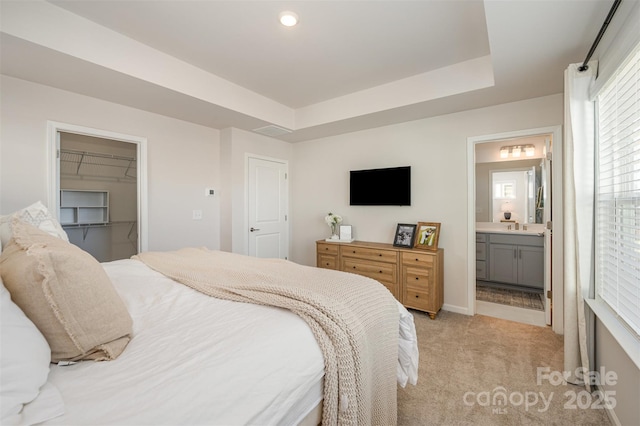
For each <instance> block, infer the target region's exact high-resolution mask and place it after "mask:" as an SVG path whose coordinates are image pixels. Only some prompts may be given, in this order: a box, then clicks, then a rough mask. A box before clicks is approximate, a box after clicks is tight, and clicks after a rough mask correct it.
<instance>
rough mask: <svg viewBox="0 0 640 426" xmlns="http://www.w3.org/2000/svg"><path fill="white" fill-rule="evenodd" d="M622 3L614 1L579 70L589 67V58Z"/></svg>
mask: <svg viewBox="0 0 640 426" xmlns="http://www.w3.org/2000/svg"><path fill="white" fill-rule="evenodd" d="M620 3H622V0H615V1H614V2H613V5H612V6H611V10H609V14H608V15H607V18H606V19H605V20H604V23H603V24H602V28H600V32H599V33H598V35H597V36H596V39H595V40H594V42H593V44H592V45H591V49H589V53H587V57H586V58H585V60H584V62H583V63H582V65H580V66H579V67H578V71H580V72H582V71H586V70H588V69H589V65H587V63H588V62H589V59H591V55H593V52H595V50H596V47H598V43H600V39H601V38H602V36H603V35H604V33H605V31H607V27H608V26H609V23H610V22H611V20H612V19H613V15H615V13H616V10H618V6H620Z"/></svg>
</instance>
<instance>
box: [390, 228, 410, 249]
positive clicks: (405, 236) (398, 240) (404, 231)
mask: <svg viewBox="0 0 640 426" xmlns="http://www.w3.org/2000/svg"><path fill="white" fill-rule="evenodd" d="M415 236H416V225H411V224H408V223H399V224H398V226H397V228H396V236H395V238H394V239H393V245H394V246H396V247H407V248H411V247H413V240H414V238H415Z"/></svg>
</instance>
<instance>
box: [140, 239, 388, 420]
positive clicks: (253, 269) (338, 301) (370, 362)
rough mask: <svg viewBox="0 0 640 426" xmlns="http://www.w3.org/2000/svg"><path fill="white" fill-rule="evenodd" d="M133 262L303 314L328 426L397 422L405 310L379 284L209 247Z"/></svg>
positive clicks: (225, 294) (210, 291)
mask: <svg viewBox="0 0 640 426" xmlns="http://www.w3.org/2000/svg"><path fill="white" fill-rule="evenodd" d="M133 259H138V260H140V261H142V262H144V263H145V264H146V265H148V266H149V267H150V268H152V269H154V270H156V271H158V272H160V273H162V274H164V275H166V276H167V277H169V278H172V279H173V280H175V281H178V282H180V283H182V284H185V285H187V286H189V287H191V288H193V289H195V290H198V291H200V292H202V293H205V294H207V295H210V296H213V297H217V298H220V299H227V300H233V301H238V302H246V303H255V304H261V305H269V306H277V307H281V308H286V309H289V310H291V311H292V312H294V313H296V314H297V315H299V316H300V317H301V318H303V319H304V320H305V321H306V322H307V324H309V327H310V328H311V330H312V331H313V334H314V336H315V338H316V340H317V341H318V344H319V346H320V348H321V350H322V352H323V354H324V363H325V377H324V401H323V413H322V417H323V419H322V422H323V424H326V425H336V424H339V425H395V424H396V423H397V399H396V398H397V387H396V366H397V359H398V321H399V320H398V317H399V315H398V307H397V304H396V301H395V299H394V298H393V296H392V295H391V294H390V293H389V291H388V290H387V289H386V288H385V287H384V286H382V285H380V284H379V283H377V282H376V281H374V280H371V279H369V278H365V277H361V276H359V275H353V274H346V273H344V272H338V271H332V270H327V269H319V268H313V267H308V266H301V265H297V264H295V263H292V262H289V261H286V260H280V259H258V258H253V257H248V256H243V255H238V254H233V253H227V252H221V251H213V250H208V249H204V248H186V249H182V250H178V251H174V252H145V253H140V254H138V255H136V256H133Z"/></svg>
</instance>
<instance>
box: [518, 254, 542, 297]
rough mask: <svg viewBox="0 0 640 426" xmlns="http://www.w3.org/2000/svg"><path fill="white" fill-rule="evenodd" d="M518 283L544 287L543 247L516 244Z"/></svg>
mask: <svg viewBox="0 0 640 426" xmlns="http://www.w3.org/2000/svg"><path fill="white" fill-rule="evenodd" d="M518 284H520V285H525V286H527V287H536V288H540V289H543V288H544V247H533V246H518Z"/></svg>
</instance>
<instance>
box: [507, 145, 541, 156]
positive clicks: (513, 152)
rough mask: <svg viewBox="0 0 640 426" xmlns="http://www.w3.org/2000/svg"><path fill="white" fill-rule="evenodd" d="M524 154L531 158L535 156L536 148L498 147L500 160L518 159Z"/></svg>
mask: <svg viewBox="0 0 640 426" xmlns="http://www.w3.org/2000/svg"><path fill="white" fill-rule="evenodd" d="M522 154H524V155H525V156H527V157H533V156H534V155H535V154H536V147H535V146H533V145H511V146H503V147H500V158H509V157H513V158H520V156H521V155H522Z"/></svg>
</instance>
